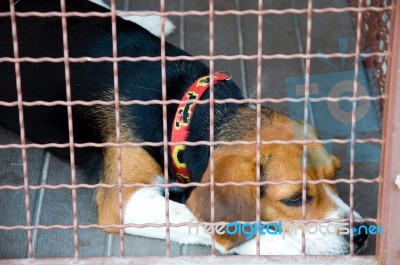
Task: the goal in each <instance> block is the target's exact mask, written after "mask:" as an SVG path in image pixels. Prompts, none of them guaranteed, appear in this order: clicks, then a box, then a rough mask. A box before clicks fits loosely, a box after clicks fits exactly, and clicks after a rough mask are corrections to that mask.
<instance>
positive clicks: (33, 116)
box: [0, 0, 366, 254]
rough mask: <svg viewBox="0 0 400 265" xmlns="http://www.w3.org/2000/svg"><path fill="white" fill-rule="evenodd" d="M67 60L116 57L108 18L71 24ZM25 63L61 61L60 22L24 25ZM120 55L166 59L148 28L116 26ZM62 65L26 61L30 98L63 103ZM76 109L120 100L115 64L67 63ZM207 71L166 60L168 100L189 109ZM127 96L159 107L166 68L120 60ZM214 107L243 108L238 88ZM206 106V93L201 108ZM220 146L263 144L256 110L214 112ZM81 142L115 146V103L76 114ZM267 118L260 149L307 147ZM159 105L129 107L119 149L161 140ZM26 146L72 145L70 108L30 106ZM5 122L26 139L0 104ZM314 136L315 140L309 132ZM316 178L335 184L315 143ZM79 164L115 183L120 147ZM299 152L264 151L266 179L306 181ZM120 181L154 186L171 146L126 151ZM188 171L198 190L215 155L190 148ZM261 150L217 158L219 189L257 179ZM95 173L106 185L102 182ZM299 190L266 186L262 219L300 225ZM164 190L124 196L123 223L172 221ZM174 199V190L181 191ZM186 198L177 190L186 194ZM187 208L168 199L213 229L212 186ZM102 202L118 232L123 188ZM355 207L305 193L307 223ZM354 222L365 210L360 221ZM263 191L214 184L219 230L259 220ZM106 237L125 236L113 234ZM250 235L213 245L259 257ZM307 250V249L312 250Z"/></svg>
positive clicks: (9, 94) (298, 128)
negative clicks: (186, 101)
mask: <svg viewBox="0 0 400 265" xmlns="http://www.w3.org/2000/svg"><path fill="white" fill-rule="evenodd" d="M15 7H16V9H17V11H19V12H25V11H40V12H49V11H60V7H59V2H58V1H48V0H37V1H24V0H21V1H19V2H18V4H17V5H16V6H15ZM0 10H1V12H5V11H8V10H9V7H8V3H6V2H5V1H3V2H1V3H0ZM67 11H80V12H88V11H99V12H106V11H107V10H105V9H104V8H102V7H100V6H97V5H95V4H93V3H90V2H87V1H84V0H69V1H67ZM67 24H68V51H69V57H71V58H75V57H101V56H107V57H112V37H111V19H110V18H109V17H107V18H98V17H90V18H78V17H69V18H68V19H67ZM17 26H18V27H17V30H18V47H19V57H33V58H40V57H54V58H63V57H64V53H63V42H62V30H61V18H60V17H50V18H38V17H29V18H21V17H18V18H17ZM117 32H118V56H119V57H122V56H128V57H138V56H150V57H155V56H160V54H161V50H160V39H159V38H157V37H155V36H153V35H152V34H151V33H149V32H148V31H146V30H144V29H143V28H141V27H140V26H138V25H136V24H134V23H131V22H128V21H125V20H124V19H121V18H118V19H117ZM11 36H12V35H11V22H10V18H9V17H6V18H4V17H2V18H0V57H14V50H13V45H12V37H11ZM166 55H167V56H179V55H188V54H187V53H185V52H184V51H182V50H180V49H179V48H177V47H175V46H173V45H171V44H168V43H167V44H166ZM64 67H65V65H64V62H63V61H62V62H60V63H50V62H45V63H28V62H23V63H20V68H21V81H22V90H23V98H22V99H23V101H25V102H31V101H38V100H42V101H56V100H61V101H65V100H66V82H65V70H64ZM69 68H70V72H71V73H70V76H71V93H72V100H83V101H93V100H103V101H113V100H114V75H113V63H112V62H90V60H88V61H86V62H84V63H73V62H70V63H69ZM0 73H1V74H0V86H1V87H0V91H1V97H0V101H7V102H16V101H17V94H16V77H15V65H14V63H8V62H3V63H0ZM208 74H209V69H208V68H207V67H206V66H205V65H204V64H203V63H201V62H199V61H184V60H180V61H169V62H167V63H166V77H167V83H166V85H167V98H168V99H169V100H170V99H178V100H180V99H181V98H182V96H183V95H184V94H185V92H186V91H187V89H188V88H189V87H190V86H191V85H192V84H193V83H195V82H196V80H198V79H199V78H200V77H202V76H206V75H208ZM118 81H119V98H120V100H122V101H129V100H141V101H148V100H154V99H158V100H160V99H161V98H162V89H161V87H162V82H161V64H160V61H155V62H149V61H140V62H126V61H122V62H119V63H118ZM214 97H215V98H216V99H227V98H233V99H238V100H240V99H244V97H243V95H242V92H241V90H240V89H239V88H238V87H237V86H236V85H235V83H234V82H233V81H232V80H226V81H222V82H219V83H215V85H214ZM208 98H209V91H208V90H207V91H206V92H205V94H204V95H203V96H202V99H208ZM214 107H215V112H214V116H215V117H214V118H215V119H214V120H215V123H214V127H215V140H216V141H219V140H222V141H238V140H243V141H255V140H256V134H257V130H256V128H257V126H256V124H257V123H256V122H257V119H256V110H255V108H254V106H251V105H249V104H234V103H225V104H215V105H214ZM72 109H73V129H74V142H75V143H85V142H96V143H104V142H116V141H117V137H116V133H115V124H116V115H115V106H114V105H109V106H100V105H94V106H82V105H77V106H73V107H72ZM176 111H177V104H169V105H167V117H168V118H167V127H168V140H169V141H170V139H171V131H172V128H173V120H174V116H175V113H176ZM261 114H262V117H261V139H262V140H283V141H287V140H293V139H302V137H303V124H301V123H298V122H294V121H292V120H290V119H289V118H287V117H285V116H283V115H281V114H279V113H277V112H274V111H272V110H270V109H266V108H263V109H262V113H261ZM162 115H163V111H162V105H159V104H150V105H140V104H130V105H126V106H125V105H124V106H120V119H121V126H120V129H121V135H120V142H135V143H140V142H156V143H158V142H163V116H162ZM209 115H210V113H209V105H208V104H198V105H197V107H196V109H195V110H194V113H193V117H192V119H191V121H190V127H189V135H188V137H187V139H186V140H187V141H189V142H197V141H209V135H210V133H209ZM24 121H25V130H26V137H27V138H29V139H31V140H33V141H35V142H37V143H50V142H55V143H68V142H69V135H68V120H67V107H66V106H60V105H58V106H52V107H45V106H40V107H26V106H25V107H24ZM0 122H1V124H2V125H4V126H6V127H7V128H10V129H12V130H14V131H16V132H19V116H18V109H17V107H16V106H14V107H3V106H1V107H0ZM308 139H316V135H315V132H313V130H312V129H311V128H310V130H309V132H308ZM308 149H309V152H308V155H307V160H308V161H307V163H308V167H307V179H308V180H317V179H333V178H334V176H335V173H336V170H337V168H338V167H339V162H338V160H337V159H336V158H335V157H333V156H330V155H328V153H327V152H326V150H325V149H324V148H323V147H322V146H321V145H320V144H317V143H313V144H309V145H308ZM52 151H53V152H54V153H56V154H57V155H59V156H61V157H64V158H69V153H70V151H69V148H53V149H52ZM74 151H75V155H76V162H77V163H78V165H80V166H82V167H84V168H86V169H87V170H88V172H89V175H90V176H92V177H93V180H92V181H94V182H95V181H99V179H100V181H101V182H102V183H105V184H112V185H115V184H118V163H117V148H115V147H105V148H104V149H100V148H75V149H74ZM302 152H303V146H302V145H294V144H283V145H262V146H261V148H260V154H261V180H272V181H282V180H294V181H301V180H302V178H303V170H302V161H301V160H302ZM121 157H122V163H121V166H122V169H121V170H122V182H123V183H124V184H137V183H139V184H153V183H160V182H164V177H163V175H164V174H163V170H162V168H163V164H164V149H163V147H162V146H156V147H151V146H144V147H132V146H131V147H122V148H121ZM181 159H182V161H184V163H185V164H186V165H187V172H188V173H189V176H190V181H191V182H199V183H208V182H209V181H210V167H209V147H208V146H207V145H197V146H186V149H185V150H184V152H183V155H182V157H181ZM168 160H169V162H168V163H169V167H168V168H169V172H168V175H169V182H170V183H174V182H176V181H177V179H176V172H175V171H174V167H173V166H172V165H171V159H170V158H169V159H168ZM255 161H256V146H255V145H228V146H226V145H221V146H217V147H216V150H215V156H214V162H215V172H214V175H215V181H216V182H219V183H221V182H228V181H234V182H239V183H242V182H248V181H253V182H254V181H256V166H255V165H256V163H255ZM95 176H98V177H99V179H98V178H96V177H95ZM301 188H302V185H301V184H298V185H297V184H296V185H291V184H281V185H269V186H262V187H261V188H260V192H261V220H263V221H277V220H301V215H302V213H301V204H302V200H301ZM162 190H163V189H162V188H159V187H150V188H138V187H131V188H123V189H122V203H123V210H124V211H123V223H124V224H129V223H134V224H143V223H159V224H162V223H165V199H164V197H163V195H162ZM173 190H174V189H173ZM178 191H179V190H178ZM182 192H184V193H185V194H186V198H188V199H187V201H186V199H185V200H184V201H185V204H182V203H178V202H175V201H170V202H169V214H170V222H171V223H182V222H198V221H204V222H210V221H211V213H210V188H209V186H205V187H194V188H188V189H185V190H183V191H182ZM96 201H97V204H98V211H99V223H100V224H101V225H112V224H117V225H118V224H120V213H119V190H118V188H112V189H111V188H109V189H106V188H100V189H99V190H98V192H97V196H96ZM348 215H349V208H348V206H347V205H346V204H345V203H343V201H342V200H340V199H339V197H338V196H337V194H336V191H335V188H334V187H333V186H331V185H328V184H319V185H310V184H307V213H306V219H325V218H338V219H340V218H347V217H348ZM355 215H356V216H358V215H357V213H355ZM255 220H256V187H255V186H243V187H237V186H227V187H215V216H214V221H216V222H219V221H226V222H233V221H255ZM170 229H171V239H172V240H174V241H177V242H181V243H201V244H210V242H211V237H210V236H209V235H208V234H206V233H202V232H201V231H202V230H201V229H200V234H197V235H189V234H188V228H187V227H171V228H170ZM106 230H107V231H109V232H117V231H119V229H118V228H117V227H113V226H110V227H109V228H107V229H106ZM125 232H126V233H131V234H138V235H144V236H150V237H156V238H165V228H151V227H147V228H134V227H128V228H126V229H125ZM245 237H246V236H245V235H227V234H225V235H216V243H217V244H216V246H217V248H218V249H219V250H220V251H221V252H235V253H238V254H255V251H256V247H255V245H256V240H255V239H254V238H253V239H251V240H249V241H247V242H246V239H245ZM306 239H307V240H306V244H307V245H306V252H307V253H308V254H346V253H348V250H349V242H348V238H346V237H345V236H341V235H329V236H322V235H319V236H316V235H313V237H306ZM308 242H309V243H310V244H308ZM365 242H366V236H365V235H361V236H360V237H358V240H356V245H355V247H356V251H359V250H360V249H362V248H363V247H364V246H365ZM260 243H261V254H298V253H300V250H301V233H297V234H296V235H292V236H287V237H286V239H282V238H281V237H274V236H267V235H261V237H260Z"/></svg>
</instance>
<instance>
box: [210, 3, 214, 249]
mask: <svg viewBox="0 0 400 265" xmlns="http://www.w3.org/2000/svg"><path fill="white" fill-rule="evenodd" d="M209 12H210V13H209V23H210V24H209V31H210V36H209V37H210V39H209V40H210V43H209V50H210V52H209V53H210V56H211V57H212V56H214V0H209ZM213 73H214V59H210V162H209V163H210V205H211V209H210V210H211V214H210V215H211V217H210V219H211V220H210V221H211V223H214V222H215V193H214V189H215V179H214V170H215V168H214V145H213V142H214V77H213ZM211 239H212V240H211V255H215V233H214V229H213V234H212V235H211Z"/></svg>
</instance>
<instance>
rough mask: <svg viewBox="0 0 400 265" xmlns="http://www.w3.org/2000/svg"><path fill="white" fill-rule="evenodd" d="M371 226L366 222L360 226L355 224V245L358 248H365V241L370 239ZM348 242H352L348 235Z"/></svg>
mask: <svg viewBox="0 0 400 265" xmlns="http://www.w3.org/2000/svg"><path fill="white" fill-rule="evenodd" d="M368 230H369V225H368V224H367V223H365V222H363V223H360V224H354V226H353V235H354V245H355V246H356V248H359V247H361V246H363V244H364V243H365V241H367V239H368V232H369V231H368ZM346 238H347V240H350V234H348V235H346Z"/></svg>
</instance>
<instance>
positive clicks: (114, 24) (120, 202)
mask: <svg viewBox="0 0 400 265" xmlns="http://www.w3.org/2000/svg"><path fill="white" fill-rule="evenodd" d="M111 34H112V56H113V59H117V58H118V42H117V14H116V3H115V0H111ZM113 75H114V76H113V79H114V101H115V137H116V139H115V141H116V143H117V144H120V143H121V115H120V106H119V80H118V62H117V61H115V60H114V61H113ZM117 174H118V205H119V224H120V225H123V223H124V206H123V196H122V185H123V180H122V152H121V146H117ZM119 253H120V256H124V255H125V248H124V229H123V228H122V227H121V228H120V229H119Z"/></svg>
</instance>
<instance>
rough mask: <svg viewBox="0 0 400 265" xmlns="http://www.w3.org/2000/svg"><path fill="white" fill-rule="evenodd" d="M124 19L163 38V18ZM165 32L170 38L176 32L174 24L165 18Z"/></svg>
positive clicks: (134, 17)
mask: <svg viewBox="0 0 400 265" xmlns="http://www.w3.org/2000/svg"><path fill="white" fill-rule="evenodd" d="M124 19H125V20H129V21H132V22H134V23H136V24H138V25H140V26H142V27H143V28H145V29H147V30H148V31H150V32H151V33H152V34H153V35H155V36H157V37H160V36H161V17H159V16H143V17H142V16H127V17H124ZM164 31H165V36H168V35H170V34H172V33H173V32H174V31H175V25H174V23H172V21H171V20H169V19H168V18H165V27H164Z"/></svg>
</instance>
